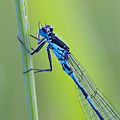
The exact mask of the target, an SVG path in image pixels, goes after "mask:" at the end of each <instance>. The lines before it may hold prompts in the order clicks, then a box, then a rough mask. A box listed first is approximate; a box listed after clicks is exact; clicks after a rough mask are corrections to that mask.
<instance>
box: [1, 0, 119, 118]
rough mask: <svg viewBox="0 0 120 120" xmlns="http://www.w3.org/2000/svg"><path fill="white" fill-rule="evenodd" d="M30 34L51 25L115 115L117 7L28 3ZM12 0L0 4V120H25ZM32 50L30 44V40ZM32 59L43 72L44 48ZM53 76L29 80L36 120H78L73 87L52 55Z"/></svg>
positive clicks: (67, 1) (64, 0)
mask: <svg viewBox="0 0 120 120" xmlns="http://www.w3.org/2000/svg"><path fill="white" fill-rule="evenodd" d="M27 6H28V14H29V15H28V19H29V23H30V24H29V26H30V33H32V34H33V35H35V36H37V33H38V21H40V22H41V23H43V24H44V22H45V20H46V22H47V24H51V25H52V26H53V27H54V30H55V32H56V33H58V36H60V37H62V38H63V41H65V42H66V43H67V44H68V45H69V46H70V48H71V52H72V53H73V54H74V56H75V57H76V58H77V59H78V61H80V62H81V63H82V64H83V66H84V67H85V68H86V69H87V71H88V72H89V74H90V76H91V78H92V80H93V81H94V82H95V83H96V85H97V86H98V88H99V89H100V90H101V91H102V92H103V93H104V94H105V95H106V96H107V98H108V99H109V100H110V101H111V102H112V104H113V105H114V106H115V107H116V108H117V109H118V111H120V100H119V99H120V94H119V92H120V86H119V85H120V63H119V61H120V47H119V46H120V14H119V11H120V7H119V6H120V1H119V0H97V1H96V0H34V1H33V0H28V3H27ZM16 36H17V22H16V13H15V4H14V0H11V1H10V0H0V55H1V57H0V120H27V109H26V100H25V90H24V80H23V77H22V67H21V66H22V64H21V54H20V47H19V42H18V41H17V38H16ZM31 44H32V45H33V47H34V48H36V47H37V43H36V40H34V39H31ZM32 58H33V64H34V67H35V68H41V69H44V68H48V66H49V64H48V59H47V53H46V48H45V47H44V48H43V49H42V50H41V51H40V52H39V53H38V54H36V55H35V56H34V57H32ZM52 61H53V72H51V73H47V72H44V73H38V74H35V78H36V79H35V80H36V81H35V82H36V91H37V101H38V111H39V120H84V115H83V113H82V110H81V106H80V104H79V102H78V100H77V96H76V90H75V84H74V82H73V81H72V79H71V78H70V77H69V76H68V75H67V74H66V73H65V72H64V71H63V70H62V67H61V66H60V65H59V63H58V61H57V59H56V58H55V57H54V55H53V54H52Z"/></svg>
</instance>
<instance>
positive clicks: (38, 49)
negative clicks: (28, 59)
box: [17, 36, 52, 73]
mask: <svg viewBox="0 0 120 120" xmlns="http://www.w3.org/2000/svg"><path fill="white" fill-rule="evenodd" d="M17 38H18V40H19V42H20V43H21V44H22V45H23V47H24V48H25V49H26V51H27V52H28V53H29V54H30V55H34V54H35V53H37V52H38V51H40V50H41V48H42V47H43V46H44V44H45V43H46V41H43V42H42V43H41V44H40V45H39V46H38V47H37V48H36V49H35V50H34V49H33V48H32V50H34V51H33V52H32V53H31V52H30V51H29V50H28V49H27V47H26V46H25V45H24V44H23V42H22V41H21V40H20V38H19V37H18V36H17ZM47 54H48V60H49V65H50V68H49V69H45V70H41V69H33V68H31V69H29V70H27V71H26V72H23V73H27V72H30V71H31V70H33V71H35V72H34V73H38V72H43V71H52V60H51V54H50V48H49V45H48V46H47Z"/></svg>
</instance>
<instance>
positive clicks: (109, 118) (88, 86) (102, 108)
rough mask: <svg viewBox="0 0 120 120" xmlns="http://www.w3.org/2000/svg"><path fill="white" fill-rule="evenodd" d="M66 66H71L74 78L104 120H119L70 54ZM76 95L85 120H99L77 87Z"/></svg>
mask: <svg viewBox="0 0 120 120" xmlns="http://www.w3.org/2000/svg"><path fill="white" fill-rule="evenodd" d="M68 64H69V65H70V66H71V68H72V70H73V72H74V74H75V76H76V77H77V79H78V80H79V82H80V84H81V85H82V86H83V88H84V89H85V91H86V92H87V94H88V95H89V96H90V98H91V100H92V102H93V103H94V105H95V106H96V108H97V109H98V111H99V112H100V114H101V115H102V116H103V118H104V119H105V120H120V114H119V113H118V112H117V110H116V109H115V108H114V107H113V105H112V104H111V103H110V102H109V101H108V100H107V98H106V97H105V96H104V95H103V93H102V92H101V91H100V90H99V89H98V88H97V87H96V85H95V83H94V82H93V81H92V80H91V79H90V77H89V75H88V73H87V72H86V70H85V69H84V68H83V66H82V65H81V64H80V63H79V62H78V61H77V60H76V59H75V57H74V56H73V55H72V54H70V55H69V59H68ZM77 95H78V98H79V102H80V104H81V106H82V109H83V111H84V114H85V116H86V119H87V120H99V118H98V116H97V114H96V113H95V111H94V110H93V108H92V107H91V105H90V104H89V103H88V101H87V100H86V99H85V97H84V96H83V94H82V92H81V90H80V89H79V88H78V87H77Z"/></svg>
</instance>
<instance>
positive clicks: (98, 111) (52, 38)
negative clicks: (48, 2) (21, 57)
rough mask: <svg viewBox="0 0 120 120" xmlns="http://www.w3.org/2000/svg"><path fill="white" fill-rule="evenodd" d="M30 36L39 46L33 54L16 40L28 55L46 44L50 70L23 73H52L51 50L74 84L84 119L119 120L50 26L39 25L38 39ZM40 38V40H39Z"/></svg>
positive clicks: (115, 111) (119, 116)
mask: <svg viewBox="0 0 120 120" xmlns="http://www.w3.org/2000/svg"><path fill="white" fill-rule="evenodd" d="M30 36H31V37H33V38H35V39H36V40H37V41H38V44H39V46H38V47H37V48H36V49H35V50H34V49H33V48H32V50H33V52H30V51H29V50H28V49H27V48H26V46H25V45H24V44H23V42H22V41H21V40H20V38H19V37H17V38H18V40H19V41H20V43H21V44H22V45H23V47H24V48H25V49H26V50H27V52H28V53H29V54H30V55H33V54H35V53H37V52H39V51H40V49H41V48H42V47H43V46H44V44H45V43H48V45H47V47H46V48H47V54H48V59H49V64H50V68H49V69H45V70H41V69H33V68H31V69H29V70H27V71H25V72H24V73H27V72H29V71H31V70H33V71H34V73H38V72H43V71H52V60H51V54H50V50H52V52H53V53H54V54H55V56H56V57H57V58H58V61H59V63H60V64H61V65H62V68H63V70H64V71H65V72H66V73H67V74H68V75H69V76H70V77H71V78H72V79H73V80H74V82H75V83H76V85H77V94H78V98H79V101H80V103H81V105H82V108H83V111H84V113H85V115H86V118H87V119H88V120H99V119H100V120H120V115H119V113H118V112H117V110H116V109H115V108H114V107H113V105H112V104H111V103H110V102H109V101H108V100H107V98H106V97H105V96H104V95H103V94H102V92H101V91H100V90H99V89H98V88H97V87H96V85H95V84H94V82H93V81H92V80H91V79H90V77H89V76H88V73H87V72H86V70H85V69H84V68H83V67H82V65H81V64H80V63H79V62H78V61H77V60H76V59H75V57H74V56H73V55H72V54H71V52H70V48H69V47H68V46H67V45H66V44H65V43H64V42H62V41H61V40H60V39H59V38H58V37H57V36H56V35H55V33H53V27H52V26H51V25H45V26H44V27H43V26H42V27H41V26H40V24H39V33H38V37H37V38H36V37H35V36H33V35H30ZM40 37H42V38H41V39H40Z"/></svg>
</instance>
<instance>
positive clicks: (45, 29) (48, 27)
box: [40, 25, 53, 37]
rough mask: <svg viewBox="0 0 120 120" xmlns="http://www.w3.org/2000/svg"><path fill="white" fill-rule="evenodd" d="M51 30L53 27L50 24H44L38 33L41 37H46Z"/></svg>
mask: <svg viewBox="0 0 120 120" xmlns="http://www.w3.org/2000/svg"><path fill="white" fill-rule="evenodd" d="M52 32H53V27H52V26H51V25H45V26H44V27H42V28H41V29H40V35H42V36H43V37H48V34H49V33H52Z"/></svg>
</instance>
